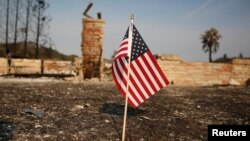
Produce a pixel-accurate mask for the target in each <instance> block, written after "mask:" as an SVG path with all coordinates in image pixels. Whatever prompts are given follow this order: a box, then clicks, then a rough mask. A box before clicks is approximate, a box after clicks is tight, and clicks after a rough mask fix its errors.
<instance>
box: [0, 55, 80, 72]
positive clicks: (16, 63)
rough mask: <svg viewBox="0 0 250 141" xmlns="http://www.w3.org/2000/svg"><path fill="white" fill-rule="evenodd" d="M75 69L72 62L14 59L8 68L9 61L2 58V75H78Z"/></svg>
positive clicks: (0, 70) (0, 67)
mask: <svg viewBox="0 0 250 141" xmlns="http://www.w3.org/2000/svg"><path fill="white" fill-rule="evenodd" d="M75 68H77V66H75V65H74V64H73V63H72V62H71V61H55V60H40V59H12V60H11V65H10V66H8V63H7V59H6V58H0V75H7V74H10V75H31V74H32V75H34V74H39V75H76V69H75ZM78 68H79V66H78Z"/></svg>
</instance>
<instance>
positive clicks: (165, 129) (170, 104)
mask: <svg viewBox="0 0 250 141" xmlns="http://www.w3.org/2000/svg"><path fill="white" fill-rule="evenodd" d="M0 97H1V99H0V140H1V141H2V140H13V141H25V140H30V141H42V140H44V141H54V140H58V141H63V140H65V141H70V140H81V141H91V140H97V141H98V140H101V141H106V140H107V141H111V140H112V141H113V140H120V139H121V133H122V122H123V107H124V104H123V103H124V98H123V97H122V96H121V95H118V90H117V89H116V87H115V85H114V84H113V82H91V81H87V82H83V83H70V82H33V83H31V82H25V83H23V82H18V83H16V82H7V83H6V82H1V83H0ZM208 124H240V125H244V124H250V87H243V86H238V87H235V86H228V87H220V86H216V87H176V86H168V87H166V88H164V89H163V90H161V91H160V92H159V93H157V94H156V95H155V96H153V97H151V98H150V99H149V100H147V101H146V102H145V103H143V104H142V105H141V106H140V107H139V108H137V109H132V108H129V110H128V121H127V130H126V133H127V134H126V139H127V140H131V141H175V140H176V141H186V140H187V141H199V140H201V141H202V140H207V125H208Z"/></svg>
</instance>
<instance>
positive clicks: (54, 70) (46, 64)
mask: <svg viewBox="0 0 250 141" xmlns="http://www.w3.org/2000/svg"><path fill="white" fill-rule="evenodd" d="M43 74H63V75H72V74H74V75H75V72H74V70H73V64H72V62H71V61H55V60H44V61H43Z"/></svg>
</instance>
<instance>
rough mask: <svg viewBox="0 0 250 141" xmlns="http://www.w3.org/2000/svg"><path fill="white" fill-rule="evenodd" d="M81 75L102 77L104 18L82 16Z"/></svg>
mask: <svg viewBox="0 0 250 141" xmlns="http://www.w3.org/2000/svg"><path fill="white" fill-rule="evenodd" d="M82 24H83V30H82V44H81V47H82V55H83V77H84V79H86V78H100V79H101V78H102V71H103V58H102V52H103V38H104V36H103V34H104V33H103V28H104V24H105V22H104V20H102V19H91V18H83V20H82Z"/></svg>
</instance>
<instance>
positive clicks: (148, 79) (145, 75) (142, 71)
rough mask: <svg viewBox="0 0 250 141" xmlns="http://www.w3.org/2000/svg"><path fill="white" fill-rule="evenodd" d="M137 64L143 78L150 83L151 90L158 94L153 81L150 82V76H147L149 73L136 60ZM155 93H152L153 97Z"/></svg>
mask: <svg viewBox="0 0 250 141" xmlns="http://www.w3.org/2000/svg"><path fill="white" fill-rule="evenodd" d="M134 61H135V62H136V64H137V66H138V67H139V68H140V70H141V73H142V74H143V76H144V77H145V78H146V79H147V82H148V83H149V85H150V86H151V88H152V89H153V91H154V92H156V91H157V90H156V88H155V86H154V84H153V83H152V81H151V80H150V78H149V76H148V75H147V73H146V72H145V70H144V68H143V67H142V65H141V63H140V62H139V60H138V59H136V60H134ZM139 73H140V72H139ZM153 94H154V93H151V95H153Z"/></svg>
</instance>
